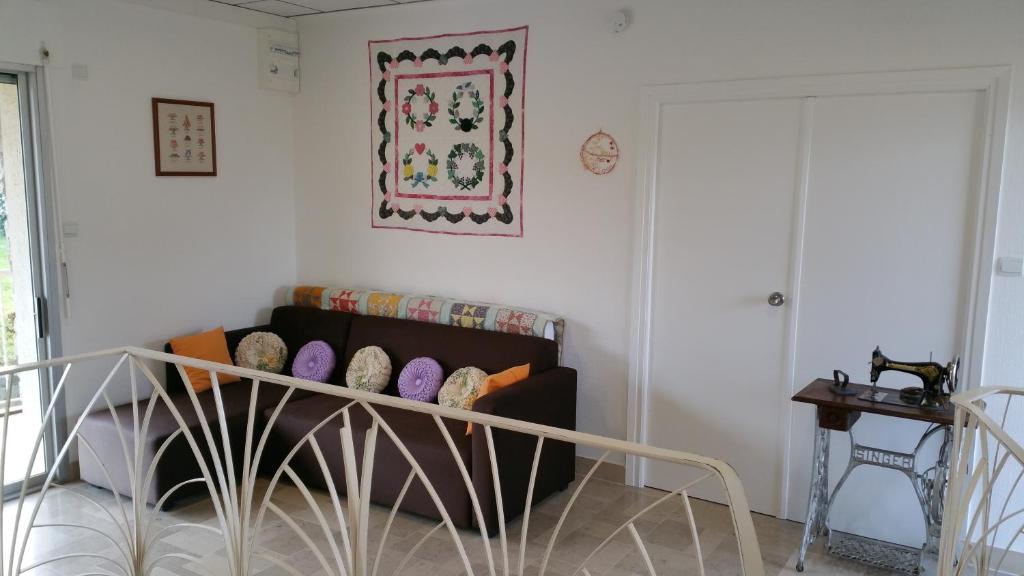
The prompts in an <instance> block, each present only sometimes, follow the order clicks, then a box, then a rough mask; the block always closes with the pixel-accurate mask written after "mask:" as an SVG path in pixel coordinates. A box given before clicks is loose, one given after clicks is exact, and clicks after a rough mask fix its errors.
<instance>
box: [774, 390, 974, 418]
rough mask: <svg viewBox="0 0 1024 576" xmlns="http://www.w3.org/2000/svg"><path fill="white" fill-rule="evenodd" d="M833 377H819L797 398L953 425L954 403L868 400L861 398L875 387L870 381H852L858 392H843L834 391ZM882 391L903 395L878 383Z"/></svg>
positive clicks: (835, 406) (833, 405) (850, 408)
mask: <svg viewBox="0 0 1024 576" xmlns="http://www.w3.org/2000/svg"><path fill="white" fill-rule="evenodd" d="M831 386H832V380H826V379H824V378H819V379H817V380H815V381H814V382H811V383H810V384H808V385H807V386H805V387H804V389H803V390H801V391H799V392H797V393H796V394H794V395H793V401H794V402H803V403H805V404H814V405H815V406H822V407H827V408H831V409H834V410H846V411H848V412H864V413H867V414H880V415H882V416H892V417H894V418H906V419H907V420H918V421H920V422H930V423H932V424H942V425H946V426H952V425H953V413H954V408H953V403H952V402H947V403H946V407H945V408H944V409H942V410H925V409H924V408H919V407H917V406H896V405H894V404H883V403H881V402H868V401H867V400H861V399H859V398H857V396H859V395H860V394H861V393H863V392H865V391H868V390H871V386H868V385H866V384H854V383H853V382H850V385H849V388H850V389H852V390H856V391H857V394H856V395H854V396H840V395H838V394H836V393H834V392H832V388H831ZM878 390H879V391H880V392H888V393H889V398H899V397H900V391H899V390H896V389H893V388H883V387H881V386H879V387H878Z"/></svg>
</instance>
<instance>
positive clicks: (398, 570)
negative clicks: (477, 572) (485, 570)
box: [393, 522, 472, 576]
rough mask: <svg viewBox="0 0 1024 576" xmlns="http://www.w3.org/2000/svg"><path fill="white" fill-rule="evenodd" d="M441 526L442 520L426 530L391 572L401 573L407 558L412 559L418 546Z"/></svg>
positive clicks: (407, 560)
mask: <svg viewBox="0 0 1024 576" xmlns="http://www.w3.org/2000/svg"><path fill="white" fill-rule="evenodd" d="M442 526H444V522H439V523H438V524H437V526H434V527H433V528H431V529H430V530H428V531H427V533H426V534H424V535H423V537H422V538H420V539H419V541H417V542H416V544H414V545H413V547H412V548H410V549H409V551H408V552H406V554H405V557H403V558H402V561H401V562H399V563H398V567H397V568H395V571H394V572H393V575H394V576H398V575H399V574H401V573H402V570H405V566H406V565H407V564H408V563H409V560H411V559H412V557H413V555H414V554H416V551H417V550H419V549H420V547H421V546H423V543H424V542H426V541H427V540H428V539H430V537H431V536H433V535H434V532H437V531H438V529H440V528H441V527H442ZM470 574H472V572H470Z"/></svg>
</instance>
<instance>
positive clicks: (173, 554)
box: [133, 552, 203, 576]
mask: <svg viewBox="0 0 1024 576" xmlns="http://www.w3.org/2000/svg"><path fill="white" fill-rule="evenodd" d="M172 558H176V559H178V560H187V561H189V562H193V563H195V564H198V565H202V561H203V559H202V558H200V557H199V556H196V555H194V554H188V553H185V552H168V553H166V554H161V555H159V556H157V557H156V558H154V559H153V560H152V561H151V562H150V563H149V565H148V566H146V567H145V569H144V570H143V571H142V574H149V572H150V570H152V569H153V568H156V565H157V564H159V563H160V562H162V561H164V560H170V559H172ZM133 576H134V575H133Z"/></svg>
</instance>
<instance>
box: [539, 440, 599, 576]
mask: <svg viewBox="0 0 1024 576" xmlns="http://www.w3.org/2000/svg"><path fill="white" fill-rule="evenodd" d="M608 455H609V452H608V451H607V450H606V451H605V453H604V454H601V457H600V458H598V460H597V462H594V465H593V466H591V467H590V470H589V471H588V472H587V475H586V476H584V477H583V480H581V481H580V483H579V486H577V487H576V490H574V491H573V493H572V496H570V497H569V502H568V503H566V505H565V509H563V510H562V515H561V516H559V517H558V523H557V524H555V529H554V530H553V531H552V532H551V540H549V541H548V547H547V549H546V550H544V560H543V561H542V562H541V565H540V576H544V573H545V572H546V571H547V568H548V560H549V559H550V558H551V550H552V549H553V548H554V547H555V542H556V541H557V540H558V533H559V532H561V530H562V524H565V519H566V517H568V516H569V511H570V510H572V505H573V504H575V503H576V499H577V498H579V495H580V493H581V492H583V488H584V487H585V486H586V485H587V482H589V481H590V478H591V477H592V476H593V475H594V473H595V472H597V469H598V468H599V467H600V466H601V464H603V463H604V461H605V459H607V458H608Z"/></svg>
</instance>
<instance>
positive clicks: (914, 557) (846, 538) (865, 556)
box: [793, 379, 953, 574]
mask: <svg viewBox="0 0 1024 576" xmlns="http://www.w3.org/2000/svg"><path fill="white" fill-rule="evenodd" d="M831 384H832V381H831V380H823V379H818V380H815V381H814V382H811V383H810V384H808V385H807V387H805V388H804V389H803V390H801V391H800V392H798V393H797V394H796V395H794V396H793V401H794V402H803V403H806V404H813V405H814V406H815V408H816V410H817V419H818V422H817V426H816V429H815V432H814V457H813V459H812V461H811V489H810V495H809V496H808V500H807V523H806V524H805V525H804V537H803V541H802V542H801V544H800V555H799V557H798V559H797V564H796V569H797V571H799V572H803V569H804V559H805V557H806V555H807V548H808V547H809V546H810V545H811V543H812V542H814V539H815V537H817V536H819V535H826V534H827V535H828V538H829V541H828V551H829V552H830V553H832V554H835V555H837V556H843V557H846V558H850V559H853V560H858V561H861V562H864V563H867V564H871V565H873V566H878V567H881V568H888V569H891V570H897V571H900V572H906V573H909V574H920V573H921V571H922V565H921V561H922V558H923V556H924V552H925V551H930V552H934V551H937V549H938V542H939V533H940V531H941V525H942V499H943V496H944V495H945V491H946V479H947V471H948V468H949V451H950V447H951V444H952V441H953V433H952V428H953V407H952V405H951V404H949V403H947V405H946V407H945V408H944V409H942V410H926V409H923V408H919V407H916V406H896V405H893V404H882V403H878V402H871V401H869V400H863V399H861V398H859V396H860V394H861V393H862V392H863V391H867V390H870V389H871V387H870V386H867V385H864V384H852V383H851V384H850V385H849V386H850V387H851V388H852V389H854V390H856V391H857V394H856V395H854V396H840V395H839V394H835V393H834V392H832V390H831V388H830V386H831ZM878 390H879V391H880V392H886V393H888V394H890V395H891V396H890V397H893V396H894V397H899V390H892V389H888V388H882V387H879V388H878ZM865 412H866V413H868V414H879V415H881V416H890V417H893V418H904V419H908V420H917V421H920V422H926V423H928V424H931V426H929V427H928V429H927V430H926V431H925V433H924V434H923V435H922V436H921V440H920V441H919V442H918V444H917V447H916V448H915V449H914V451H913V452H909V453H905V452H895V451H892V450H885V449H882V448H876V447H873V446H865V445H862V444H858V443H857V441H856V440H855V439H854V436H853V425H854V424H855V423H856V422H857V420H858V419H859V418H860V415H861V414H863V413H865ZM832 430H838V431H841V432H848V433H849V434H850V445H851V450H850V461H849V463H848V464H847V466H846V471H845V472H844V473H843V476H842V477H841V478H840V479H839V483H838V484H836V488H835V490H833V491H832V493H831V494H829V489H828V463H829V462H828V461H829V439H830V438H829V436H830V435H829V432H830V431H832ZM940 432H941V433H942V446H941V448H940V449H939V458H938V461H937V462H936V463H935V465H934V466H932V467H930V468H928V469H927V470H925V471H923V472H917V469H916V464H917V459H918V456H919V453H920V451H921V449H922V448H923V447H924V445H925V443H926V442H927V441H928V439H929V438H931V437H932V435H934V434H937V433H940ZM861 465H868V466H878V467H881V468H889V469H891V470H897V471H899V472H902V473H903V474H904V475H906V477H907V478H908V479H909V480H910V483H911V484H912V485H913V487H914V492H915V494H916V495H917V499H918V502H919V503H920V505H921V513H922V514H923V515H924V523H925V532H926V535H925V545H924V547H923V548H921V549H916V548H910V547H907V546H901V545H899V544H890V543H887V542H881V541H878V540H873V539H870V538H865V537H862V536H857V535H853V534H844V533H841V532H838V531H837V532H835V533H834V534H833V533H832V531H830V530H829V527H828V513H829V509H830V508H831V507H832V503H833V502H835V499H836V495H837V494H838V493H839V491H840V490H842V488H843V485H844V484H845V483H846V480H847V479H848V478H849V477H850V472H852V471H853V470H854V469H855V468H856V467H858V466H861Z"/></svg>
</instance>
